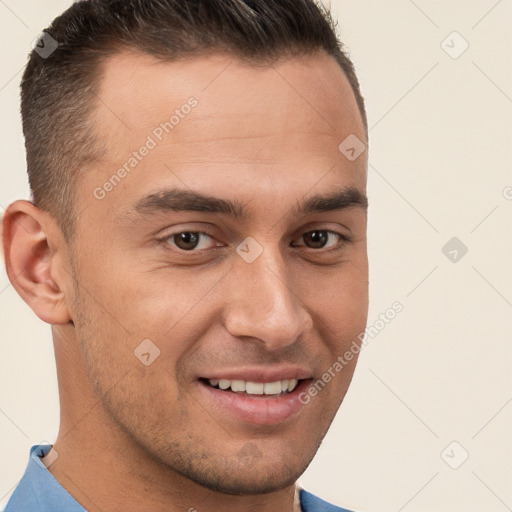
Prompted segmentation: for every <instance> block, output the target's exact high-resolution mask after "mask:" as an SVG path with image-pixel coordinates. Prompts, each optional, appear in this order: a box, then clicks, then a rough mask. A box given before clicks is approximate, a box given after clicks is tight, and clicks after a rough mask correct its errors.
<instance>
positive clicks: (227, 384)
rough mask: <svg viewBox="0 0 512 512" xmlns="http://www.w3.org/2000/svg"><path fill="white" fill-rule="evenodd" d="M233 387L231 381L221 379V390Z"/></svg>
mask: <svg viewBox="0 0 512 512" xmlns="http://www.w3.org/2000/svg"><path fill="white" fill-rule="evenodd" d="M230 386H231V381H230V380H226V379H220V381H219V388H220V389H228V388H229V387H230Z"/></svg>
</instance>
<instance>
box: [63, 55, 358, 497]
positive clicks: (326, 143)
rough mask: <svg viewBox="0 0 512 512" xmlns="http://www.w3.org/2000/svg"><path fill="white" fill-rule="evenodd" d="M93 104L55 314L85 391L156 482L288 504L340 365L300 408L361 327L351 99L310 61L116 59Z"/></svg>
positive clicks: (340, 387)
mask: <svg viewBox="0 0 512 512" xmlns="http://www.w3.org/2000/svg"><path fill="white" fill-rule="evenodd" d="M98 97H99V100H98V103H97V106H96V108H95V115H94V123H95V127H96V128H95V129H96V130H97V132H98V133H99V134H100V139H101V140H102V142H104V144H105V147H106V152H105V155H104V158H103V160H102V161H100V162H98V163H97V164H95V166H94V168H93V169H87V170H84V171H83V173H84V174H83V180H82V181H81V182H80V185H79V190H78V198H77V204H76V210H77V212H81V213H80V216H79V218H78V222H77V225H76V230H77V231H76V238H75V240H74V241H73V254H74V259H73V269H74V271H75V272H76V274H75V278H76V280H77V281H76V283H75V284H74V285H73V291H74V294H75V301H70V304H69V309H70V313H71V316H72V318H73V321H74V325H75V330H76V335H77V339H78V343H79V346H80V349H81V352H82V356H83V361H84V362H83V364H84V367H85V369H86V372H87V375H88V377H89V378H90V381H91V384H92V386H94V389H95V391H96V392H97V393H98V395H99V396H102V397H103V400H102V407H104V409H105V411H106V412H107V414H108V415H109V416H110V417H111V418H113V419H114V421H115V422H116V423H117V424H118V425H119V426H120V427H122V429H123V431H125V432H127V433H128V435H129V436H130V438H131V439H133V441H134V442H136V443H137V444H138V445H139V446H142V447H143V448H144V449H145V450H146V451H147V453H148V454H150V455H151V457H152V458H153V459H154V460H156V461H159V462H161V463H163V464H164V465H165V466H166V467H168V468H170V469H171V470H173V471H176V472H177V473H179V474H181V475H184V476H186V477H188V478H190V479H192V480H193V481H195V482H198V483H200V484H202V485H204V486H206V487H209V488H211V489H217V490H220V491H223V492H227V493H233V494H251V493H254V494H255V493H262V492H270V491H272V490H277V489H281V488H284V487H285V486H287V485H290V484H292V483H293V482H294V481H295V480H296V479H297V478H298V476H299V475H300V474H302V473H303V472H304V470H305V469H306V467H307V466H308V464H309V463H310V461H311V459H312V458H313V456H314V454H315V453H316V451H317V448H318V446H319V444H320V442H321V440H322V438H323V436H324V435H325V433H326V431H327V429H328V427H329V425H330V423H331V421H332V419H333V417H334V415H335V413H336V411H337V409H338V407H339V405H340V403H341V401H342V399H343V397H344V395H345V393H346V391H347V388H348V386H349V383H350V380H351V377H352V373H353V371H354V366H355V361H356V357H354V359H352V361H351V362H350V363H349V364H347V365H346V366H344V367H343V369H342V370H341V371H337V372H336V373H335V374H334V375H335V376H334V377H332V378H331V379H330V382H329V383H327V384H326V385H325V387H323V389H322V390H321V391H320V392H318V394H317V396H315V397H313V398H311V400H310V401H309V403H307V404H303V403H302V402H305V401H306V400H302V402H301V400H299V396H302V397H304V396H305V395H304V391H306V390H307V388H308V386H310V385H311V383H314V382H316V381H317V380H318V379H322V375H323V374H324V373H325V372H327V371H328V369H329V368H332V367H333V365H334V363H335V362H336V361H337V358H338V356H341V355H343V354H344V353H345V352H346V351H347V350H348V349H349V348H350V346H351V345H352V342H353V341H354V340H356V341H357V336H358V335H359V334H360V333H361V331H363V330H364V327H365V323H366V315H367V308H368V293H367V292H368V266H367V254H366V210H365V208H364V207H363V206H361V205H358V204H357V201H356V200H357V199H358V194H359V195H360V196H361V198H364V196H365V188H366V153H363V154H362V155H360V156H359V157H358V158H357V159H356V160H353V159H349V158H347V157H346V154H347V153H346V152H345V154H343V153H342V152H341V151H340V150H339V149H338V145H339V144H340V143H341V142H342V141H343V140H344V139H345V138H346V137H347V136H349V135H351V134H353V135H355V136H357V137H358V138H359V139H360V140H363V141H364V140H365V135H364V130H363V127H362V123H361V121H360V116H359V114H358V111H357V107H356V103H355V100H354V98H353V95H352V92H351V90H350V87H349V84H348V82H347V80H346V78H345V77H344V75H343V73H342V71H341V70H340V69H339V67H338V65H337V64H336V63H335V61H334V60H333V59H332V58H330V57H327V56H324V55H317V56H310V57H307V58H302V59H299V58H297V59H291V60H288V61H283V62H280V63H278V64H276V65H274V66H272V67H270V66H253V65H248V64H244V63H242V62H240V61H238V60H236V59H234V58H231V57H227V56H221V55H217V56H210V57H200V58H196V59H187V60H183V61H178V62H158V61H156V60H154V59H152V58H151V57H148V56H142V55H137V54H122V55H118V56H116V57H114V58H111V59H110V60H109V61H107V62H106V63H105V66H104V68H103V78H102V81H101V87H100V90H99V93H98ZM171 116H174V118H171ZM165 123H167V124H165ZM141 147H146V149H147V150H143V149H141ZM134 152H136V155H134ZM349 154H350V153H349ZM130 158H131V160H130ZM123 166H124V169H125V172H122V171H121V172H119V171H118V170H119V169H121V168H123ZM113 175H116V178H113V179H112V176H113ZM109 180H110V185H108V184H107V183H108V182H109ZM180 191H181V192H184V193H187V194H201V195H204V196H208V197H209V198H210V199H212V198H216V201H215V202H212V201H208V200H204V199H202V200H199V199H197V198H194V197H193V196H191V195H183V194H181V195H180ZM349 191H350V192H349ZM335 195H337V196H339V195H341V197H338V200H339V199H341V200H342V201H341V202H339V201H335V200H332V201H318V200H317V201H311V199H312V198H313V197H315V196H321V197H323V198H326V197H331V196H335ZM191 199H192V201H191ZM228 203H233V204H232V205H231V208H229V207H228V206H229V205H228ZM308 207H309V208H308ZM192 210H194V211H192ZM203 233H204V234H203ZM248 237H250V238H248ZM143 340H146V341H144V343H143V344H142V345H141V343H142V342H143ZM147 340H150V341H147ZM158 354H159V355H158ZM157 355H158V357H157ZM137 356H138V357H137ZM62 371H65V370H64V369H62ZM331 372H332V370H331ZM294 379H296V380H298V383H295V381H294ZM218 381H221V382H219V383H218V384H217V382H218ZM223 381H230V382H228V384H229V385H232V386H233V387H234V388H235V390H236V389H239V390H240V389H243V388H244V386H245V389H246V391H245V392H243V391H234V390H233V389H231V388H227V389H224V390H223V389H220V388H219V387H218V386H219V385H220V386H221V387H226V385H227V384H226V382H223ZM233 381H238V382H233ZM283 381H284V382H283ZM277 382H280V384H276V383H277ZM265 383H266V384H269V385H268V386H264V384H265ZM270 383H274V384H270ZM216 384H217V386H215V385H216ZM287 384H288V386H289V388H294V385H295V384H296V387H295V388H294V389H293V390H292V391H291V392H290V391H288V388H286V386H287ZM279 387H280V389H278V388H279ZM283 388H286V389H287V390H286V391H284V392H283V391H282V390H283ZM262 391H263V392H268V393H270V394H261V393H262ZM301 393H302V395H301ZM98 435H100V436H108V435H109V433H108V432H98Z"/></svg>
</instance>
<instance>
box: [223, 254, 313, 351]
mask: <svg viewBox="0 0 512 512" xmlns="http://www.w3.org/2000/svg"><path fill="white" fill-rule="evenodd" d="M276 253H277V254H271V253H270V251H269V250H264V251H263V253H262V254H261V255H260V256H259V257H258V258H257V259H256V260H255V261H253V262H252V263H247V262H246V261H244V260H243V259H242V258H239V259H238V260H236V262H235V264H234V267H233V269H232V271H231V276H230V284H229V286H230V293H229V294H228V298H227V303H226V306H225V309H224V315H223V316H224V325H225V328H226V330H227V331H228V332H229V333H230V334H231V335H232V336H234V337H246V338H247V337H249V338H252V339H256V340H258V341H260V342H261V343H262V344H264V345H265V346H266V348H267V349H269V350H278V349H279V348H283V347H286V346H288V345H291V344H292V343H294V342H295V341H296V340H297V339H298V338H299V337H300V336H301V335H303V334H304V333H305V332H307V331H308V329H310V328H311V326H312V319H311V315H310V314H309V313H308V311H307V309H306V307H305V306H304V304H303V302H302V300H301V297H299V293H300V290H299V289H297V286H295V289H294V283H293V282H291V279H290V275H289V272H287V270H286V267H285V264H284V262H283V260H282V257H281V256H280V253H279V251H278V250H276Z"/></svg>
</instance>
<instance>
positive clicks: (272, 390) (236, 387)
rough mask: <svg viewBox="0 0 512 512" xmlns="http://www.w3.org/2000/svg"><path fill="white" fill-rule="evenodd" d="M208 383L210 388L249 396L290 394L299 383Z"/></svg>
mask: <svg viewBox="0 0 512 512" xmlns="http://www.w3.org/2000/svg"><path fill="white" fill-rule="evenodd" d="M208 382H209V384H210V386H213V387H217V386H218V387H219V388H220V389H222V390H227V389H229V388H231V391H235V392H242V393H243V392H245V393H247V394H249V395H280V394H281V393H290V392H292V391H293V390H294V389H295V388H296V387H297V384H298V383H299V381H298V380H297V379H284V380H277V381H275V382H265V383H263V382H251V381H245V380H227V379H220V380H219V379H211V380H209V381H208Z"/></svg>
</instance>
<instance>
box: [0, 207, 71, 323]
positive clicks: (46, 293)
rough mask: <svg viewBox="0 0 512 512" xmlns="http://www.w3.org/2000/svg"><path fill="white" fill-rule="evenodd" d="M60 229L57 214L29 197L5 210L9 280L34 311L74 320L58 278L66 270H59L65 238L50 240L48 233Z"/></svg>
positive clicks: (48, 318)
mask: <svg viewBox="0 0 512 512" xmlns="http://www.w3.org/2000/svg"><path fill="white" fill-rule="evenodd" d="M51 228H55V229H51ZM57 230H58V228H56V225H55V221H54V220H53V218H51V217H50V216H49V215H48V214H47V213H46V212H43V211H42V210H41V209H40V208H38V207H37V206H35V205H33V204H32V203H30V202H29V201H23V200H20V201H15V202H14V203H12V204H11V205H9V207H8V208H7V210H6V211H5V213H4V219H3V233H2V238H3V247H4V258H5V266H6V270H7V275H8V277H9V280H10V281H11V284H12V285H13V287H14V288H15V289H16V291H17V292H18V294H19V295H20V296H21V298H22V299H23V300H24V301H25V302H26V303H27V304H28V305H29V306H30V308H31V309H32V310H33V311H34V313H35V314H36V315H37V316H38V317H39V318H41V320H44V321H45V322H47V323H49V324H65V323H68V322H69V321H70V320H71V318H70V315H69V311H68V308H67V304H66V295H65V293H64V291H63V289H64V286H62V284H63V283H58V282H57V280H56V278H55V276H57V275H59V274H65V273H61V272H58V266H59V265H62V263H63V261H62V258H60V257H58V256H57V255H58V253H59V251H58V248H59V247H60V248H61V251H60V253H63V252H65V251H64V247H63V245H62V244H63V243H64V242H63V238H60V239H59V240H53V241H50V239H49V234H48V233H49V232H50V231H51V232H52V233H56V232H57ZM50 242H52V243H50ZM56 249H57V250H56ZM59 256H60V255H59Z"/></svg>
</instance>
